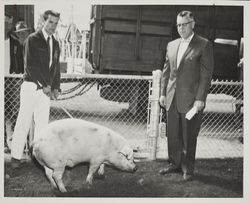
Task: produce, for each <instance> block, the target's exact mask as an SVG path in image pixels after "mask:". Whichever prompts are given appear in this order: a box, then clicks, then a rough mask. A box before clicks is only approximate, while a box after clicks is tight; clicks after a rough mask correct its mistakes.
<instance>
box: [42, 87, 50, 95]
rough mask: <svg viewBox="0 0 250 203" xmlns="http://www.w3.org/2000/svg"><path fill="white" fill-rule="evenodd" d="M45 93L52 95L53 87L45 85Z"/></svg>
mask: <svg viewBox="0 0 250 203" xmlns="http://www.w3.org/2000/svg"><path fill="white" fill-rule="evenodd" d="M43 93H44V94H46V95H47V96H48V97H50V94H51V87H50V86H49V85H48V86H47V87H43Z"/></svg>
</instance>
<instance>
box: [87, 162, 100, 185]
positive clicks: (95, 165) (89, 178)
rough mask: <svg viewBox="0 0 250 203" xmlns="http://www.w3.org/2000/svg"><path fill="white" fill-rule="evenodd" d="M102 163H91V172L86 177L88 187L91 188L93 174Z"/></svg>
mask: <svg viewBox="0 0 250 203" xmlns="http://www.w3.org/2000/svg"><path fill="white" fill-rule="evenodd" d="M100 164H101V163H90V166H89V173H88V176H87V178H86V184H87V187H88V188H90V186H91V185H92V183H93V175H94V173H95V172H96V171H97V169H98V168H99V167H100Z"/></svg>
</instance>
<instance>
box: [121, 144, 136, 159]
mask: <svg viewBox="0 0 250 203" xmlns="http://www.w3.org/2000/svg"><path fill="white" fill-rule="evenodd" d="M119 153H121V154H123V155H124V156H125V157H126V158H127V159H128V160H130V159H131V158H132V157H133V150H132V149H131V148H130V147H129V146H127V145H125V146H124V147H123V148H122V149H121V150H120V151H119Z"/></svg>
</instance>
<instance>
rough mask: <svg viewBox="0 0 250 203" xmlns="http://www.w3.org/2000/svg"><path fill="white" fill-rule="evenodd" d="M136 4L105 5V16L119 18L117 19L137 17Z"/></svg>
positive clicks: (133, 18)
mask: <svg viewBox="0 0 250 203" xmlns="http://www.w3.org/2000/svg"><path fill="white" fill-rule="evenodd" d="M137 9H138V8H137V7H136V5H131V6H128V5H105V6H103V12H102V16H103V18H117V19H130V20H136V19H137Z"/></svg>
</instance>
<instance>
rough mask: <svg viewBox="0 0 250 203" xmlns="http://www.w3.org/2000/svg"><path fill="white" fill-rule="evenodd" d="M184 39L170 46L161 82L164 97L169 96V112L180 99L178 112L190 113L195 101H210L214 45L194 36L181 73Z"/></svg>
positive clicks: (183, 60) (167, 101)
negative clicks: (207, 98) (179, 56)
mask: <svg viewBox="0 0 250 203" xmlns="http://www.w3.org/2000/svg"><path fill="white" fill-rule="evenodd" d="M180 40H181V39H180V38H179V39H176V40H174V41H171V42H169V43H168V45H167V52H166V60H165V63H164V67H163V75H162V80H161V85H162V88H161V95H164V96H166V109H167V110H169V107H170V105H171V103H172V100H173V97H174V95H175V96H176V102H177V110H178V112H180V113H186V112H188V111H189V110H190V109H191V108H192V107H193V104H194V101H195V100H201V101H204V102H205V101H206V97H207V93H208V90H209V86H210V82H211V78H212V72H213V67H214V60H213V49H212V44H211V42H210V41H208V40H207V39H205V38H202V37H201V36H199V35H197V34H194V36H193V38H192V40H191V41H190V43H189V45H188V48H187V50H186V51H185V53H184V55H183V57H182V59H181V61H180V64H179V67H178V69H177V53H178V48H179V45H180Z"/></svg>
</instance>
